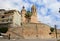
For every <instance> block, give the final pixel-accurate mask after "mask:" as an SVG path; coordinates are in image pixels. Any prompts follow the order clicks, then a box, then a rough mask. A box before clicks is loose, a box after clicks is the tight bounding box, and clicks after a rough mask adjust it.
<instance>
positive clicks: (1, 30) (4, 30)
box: [0, 27, 8, 33]
mask: <svg viewBox="0 0 60 41" xmlns="http://www.w3.org/2000/svg"><path fill="white" fill-rule="evenodd" d="M7 31H8V27H0V32H1V33H6V32H7Z"/></svg>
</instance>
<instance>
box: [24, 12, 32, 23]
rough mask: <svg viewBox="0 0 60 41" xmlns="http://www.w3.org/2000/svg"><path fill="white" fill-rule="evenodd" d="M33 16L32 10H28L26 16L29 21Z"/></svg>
mask: <svg viewBox="0 0 60 41" xmlns="http://www.w3.org/2000/svg"><path fill="white" fill-rule="evenodd" d="M31 16H32V13H31V12H30V11H27V13H26V14H25V18H26V20H27V22H28V23H29V22H30V20H31Z"/></svg>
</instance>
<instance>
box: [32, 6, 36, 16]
mask: <svg viewBox="0 0 60 41" xmlns="http://www.w3.org/2000/svg"><path fill="white" fill-rule="evenodd" d="M31 12H32V14H33V15H34V16H36V7H35V5H33V6H32V7H31Z"/></svg>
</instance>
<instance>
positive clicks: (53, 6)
mask: <svg viewBox="0 0 60 41" xmlns="http://www.w3.org/2000/svg"><path fill="white" fill-rule="evenodd" d="M33 4H34V5H35V6H36V8H37V16H38V21H40V22H41V23H45V24H47V25H50V26H52V27H54V25H57V28H60V13H59V12H58V11H59V8H60V0H0V9H7V10H9V9H17V10H19V11H21V9H22V6H25V9H26V10H31V6H32V5H33Z"/></svg>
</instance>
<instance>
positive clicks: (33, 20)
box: [21, 5, 38, 23]
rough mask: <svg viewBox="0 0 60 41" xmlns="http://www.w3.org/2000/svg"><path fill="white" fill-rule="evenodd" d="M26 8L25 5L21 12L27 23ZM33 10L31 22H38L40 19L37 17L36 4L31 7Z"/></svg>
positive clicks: (23, 20) (23, 19)
mask: <svg viewBox="0 0 60 41" xmlns="http://www.w3.org/2000/svg"><path fill="white" fill-rule="evenodd" d="M26 12H27V11H26V10H25V7H24V6H23V8H22V10H21V14H22V22H23V23H25V22H26V18H25V14H26ZM31 12H32V16H31V21H30V22H31V23H38V19H37V10H36V7H35V5H33V6H32V7H31Z"/></svg>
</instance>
